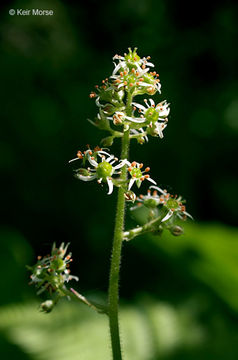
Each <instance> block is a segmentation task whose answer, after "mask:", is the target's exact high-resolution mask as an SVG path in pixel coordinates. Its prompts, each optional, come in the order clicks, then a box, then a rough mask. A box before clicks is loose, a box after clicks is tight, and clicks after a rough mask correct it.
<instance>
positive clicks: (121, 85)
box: [117, 82, 125, 89]
mask: <svg viewBox="0 0 238 360" xmlns="http://www.w3.org/2000/svg"><path fill="white" fill-rule="evenodd" d="M123 86H125V84H124V83H123V82H122V83H120V84H119V85H118V87H117V88H118V89H120V88H121V87H123Z"/></svg>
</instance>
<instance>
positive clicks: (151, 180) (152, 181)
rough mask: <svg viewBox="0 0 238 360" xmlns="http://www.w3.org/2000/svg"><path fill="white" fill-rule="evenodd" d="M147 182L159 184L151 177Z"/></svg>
mask: <svg viewBox="0 0 238 360" xmlns="http://www.w3.org/2000/svg"><path fill="white" fill-rule="evenodd" d="M146 180H148V181H150V182H151V183H152V184H155V185H156V184H157V182H156V181H154V180H153V179H151V178H150V177H149V178H148V179H146Z"/></svg>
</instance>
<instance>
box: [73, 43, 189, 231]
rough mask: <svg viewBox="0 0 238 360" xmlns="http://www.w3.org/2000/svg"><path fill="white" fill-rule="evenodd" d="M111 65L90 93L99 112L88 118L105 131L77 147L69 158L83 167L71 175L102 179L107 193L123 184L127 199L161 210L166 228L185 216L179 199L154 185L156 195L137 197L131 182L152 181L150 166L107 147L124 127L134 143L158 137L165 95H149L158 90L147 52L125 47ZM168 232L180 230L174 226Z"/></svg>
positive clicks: (163, 120)
mask: <svg viewBox="0 0 238 360" xmlns="http://www.w3.org/2000/svg"><path fill="white" fill-rule="evenodd" d="M113 64H114V69H113V71H112V74H111V76H109V77H108V78H106V79H104V80H102V84H101V85H100V86H99V85H96V86H95V88H96V89H95V91H92V92H91V93H90V98H92V99H95V102H96V105H97V107H98V114H97V116H96V118H95V121H91V120H89V121H90V122H91V123H92V124H93V125H94V126H96V127H97V128H98V129H100V130H104V131H107V132H109V133H110V135H109V136H107V137H106V138H104V139H102V142H101V143H102V146H103V147H102V148H101V147H99V146H97V147H95V148H94V149H93V148H90V146H89V145H88V149H87V150H85V151H78V153H77V156H76V157H75V158H74V159H72V160H70V162H73V161H76V160H81V164H82V166H81V167H80V168H78V169H76V170H75V177H76V178H78V179H79V180H82V181H92V180H96V181H97V182H98V183H99V184H102V185H103V184H104V183H106V184H107V187H108V192H107V193H108V194H109V195H110V194H112V192H113V189H114V187H115V186H116V187H122V188H123V190H124V195H125V199H126V201H128V202H132V203H134V202H135V201H136V202H137V204H138V205H141V204H142V199H143V204H144V205H145V206H146V207H148V203H150V204H152V203H154V204H156V206H154V209H153V210H151V211H150V213H153V214H154V215H155V214H156V215H157V216H161V214H162V213H163V214H164V216H163V217H162V218H161V224H163V228H168V225H171V224H172V223H173V224H174V222H175V220H184V219H185V218H186V217H187V216H189V214H188V213H186V212H185V210H184V209H185V206H184V205H183V200H182V199H181V198H180V197H173V196H172V195H169V194H168V193H167V192H166V190H161V189H160V188H157V189H159V190H158V191H159V192H160V196H159V195H151V193H150V192H148V195H146V196H144V197H143V196H142V195H141V196H140V197H139V198H138V197H137V196H136V194H135V193H134V191H133V190H134V188H133V186H134V184H135V185H136V186H137V187H138V188H139V187H140V186H141V184H142V182H143V181H144V180H148V181H149V182H151V183H152V184H153V185H157V183H156V181H155V180H154V179H152V178H151V177H150V175H149V171H150V168H149V167H148V166H146V167H145V168H144V170H143V166H144V165H143V164H142V163H140V162H137V161H133V162H130V161H129V159H120V160H119V159H118V158H117V157H115V156H114V155H112V154H111V153H110V152H109V149H108V146H111V145H112V144H113V142H114V140H115V139H116V138H123V136H124V134H125V132H127V133H129V135H128V137H129V141H130V139H136V140H137V142H138V143H139V144H143V143H145V142H148V140H149V136H152V137H159V138H161V139H162V138H163V136H164V135H163V131H164V129H165V128H166V126H167V124H168V115H169V113H170V108H169V104H168V103H167V101H166V100H163V101H159V102H158V103H156V102H155V101H154V100H153V99H152V98H151V96H154V95H155V94H156V93H159V94H160V93H161V84H160V80H159V74H158V73H157V72H156V71H154V70H153V71H152V70H151V69H152V68H154V64H153V63H152V62H151V61H150V57H149V56H148V57H142V58H141V57H140V56H139V55H138V54H137V49H136V48H135V49H134V50H131V49H130V48H129V49H128V53H125V54H124V56H121V55H115V56H114V57H113ZM139 95H144V97H145V98H143V101H142V103H140V102H139V101H138V100H136V99H135V97H138V96H139ZM123 169H124V172H125V171H126V173H127V176H126V180H125V177H124V176H123V178H122V177H121V174H122V170H123ZM150 206H151V205H150ZM155 208H156V210H155ZM162 208H163V211H161V209H162ZM132 209H134V207H133V208H132ZM165 225H166V226H165ZM170 228H171V226H170ZM181 233H182V232H181ZM173 234H174V235H179V231H178V228H176V231H174V232H173Z"/></svg>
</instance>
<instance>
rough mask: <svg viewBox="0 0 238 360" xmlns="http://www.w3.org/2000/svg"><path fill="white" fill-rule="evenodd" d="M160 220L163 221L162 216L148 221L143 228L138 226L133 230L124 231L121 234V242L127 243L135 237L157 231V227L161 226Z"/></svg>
mask: <svg viewBox="0 0 238 360" xmlns="http://www.w3.org/2000/svg"><path fill="white" fill-rule="evenodd" d="M162 219H163V216H159V217H157V218H156V219H153V220H151V221H149V222H148V223H146V224H145V225H143V226H138V227H137V228H135V229H131V230H129V231H125V232H124V233H123V240H126V241H129V240H132V239H134V238H135V237H136V236H139V235H143V234H145V233H147V232H152V231H156V230H159V225H160V224H161V220H162Z"/></svg>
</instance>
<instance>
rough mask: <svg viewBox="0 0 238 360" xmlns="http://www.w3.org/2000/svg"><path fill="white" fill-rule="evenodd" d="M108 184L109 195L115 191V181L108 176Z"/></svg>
mask: <svg viewBox="0 0 238 360" xmlns="http://www.w3.org/2000/svg"><path fill="white" fill-rule="evenodd" d="M107 184H108V193H107V194H108V195H110V194H111V193H112V192H113V182H112V180H109V179H108V178H107Z"/></svg>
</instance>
